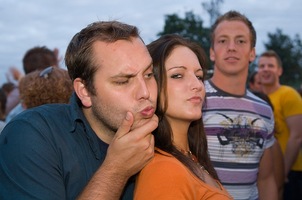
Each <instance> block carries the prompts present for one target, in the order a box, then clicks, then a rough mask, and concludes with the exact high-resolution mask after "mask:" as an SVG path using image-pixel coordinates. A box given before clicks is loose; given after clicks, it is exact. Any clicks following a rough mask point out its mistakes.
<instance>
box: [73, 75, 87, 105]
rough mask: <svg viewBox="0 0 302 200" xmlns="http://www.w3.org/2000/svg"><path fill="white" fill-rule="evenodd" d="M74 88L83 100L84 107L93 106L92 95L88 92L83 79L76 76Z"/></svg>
mask: <svg viewBox="0 0 302 200" xmlns="http://www.w3.org/2000/svg"><path fill="white" fill-rule="evenodd" d="M73 88H74V91H75V93H76V94H77V96H78V97H79V99H80V100H81V102H82V104H83V106H84V107H90V106H91V97H90V93H89V92H88V90H87V88H86V86H85V84H84V83H83V80H82V79H80V78H76V79H75V80H74V81H73Z"/></svg>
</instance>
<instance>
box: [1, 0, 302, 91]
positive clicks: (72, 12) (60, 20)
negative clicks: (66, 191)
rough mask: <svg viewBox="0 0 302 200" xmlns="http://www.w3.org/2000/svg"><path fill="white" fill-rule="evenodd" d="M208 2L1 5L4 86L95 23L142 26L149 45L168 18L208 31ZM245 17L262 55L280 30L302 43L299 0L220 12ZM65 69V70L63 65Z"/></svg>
mask: <svg viewBox="0 0 302 200" xmlns="http://www.w3.org/2000/svg"><path fill="white" fill-rule="evenodd" d="M208 1H209V0H152V1H147V0H43V1H38V0H26V1H20V0H1V4H0V84H1V85H2V83H3V82H5V81H6V78H5V74H6V72H7V71H8V68H9V67H10V66H16V67H18V68H19V69H21V70H22V57H23V55H24V53H25V52H26V51H27V50H28V49H30V48H32V47H34V46H44V45H45V46H47V47H48V48H50V49H53V48H58V49H59V50H60V54H61V55H62V56H63V55H64V53H65V49H66V47H67V45H68V43H69V41H70V39H71V37H72V36H73V35H74V34H75V33H76V32H78V31H79V30H81V29H82V28H84V27H85V26H86V25H88V24H89V23H91V22H94V21H98V20H112V19H114V20H119V21H122V22H126V23H129V24H133V25H136V26H138V28H139V29H140V32H141V36H142V37H143V39H144V40H145V42H146V43H149V42H151V41H152V40H154V39H156V38H157V37H156V34H157V33H158V32H160V31H162V29H163V26H164V16H165V15H167V14H173V13H177V14H179V16H181V17H183V15H184V13H185V12H187V11H193V13H194V14H197V15H199V16H200V17H201V18H202V19H203V20H204V23H205V26H209V17H208V14H207V12H206V11H205V10H204V9H203V8H202V6H201V3H202V2H208ZM230 9H233V10H238V11H240V12H241V13H243V14H245V15H246V16H247V17H248V18H249V19H250V20H251V21H252V22H253V24H254V26H255V28H256V31H257V37H258V41H257V46H256V50H257V52H258V53H261V51H263V50H264V47H263V43H264V42H266V41H267V38H268V37H267V33H268V32H271V33H275V31H276V29H277V28H280V29H281V30H282V31H283V33H284V34H287V35H289V36H290V37H292V38H293V37H294V35H295V34H299V35H300V38H302V25H301V19H302V6H301V3H300V0H287V1H284V0H224V3H223V4H222V5H221V7H220V11H221V12H222V13H223V12H226V11H228V10H230ZM61 65H62V66H64V64H63V63H62V64H61Z"/></svg>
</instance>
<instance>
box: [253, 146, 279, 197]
mask: <svg viewBox="0 0 302 200" xmlns="http://www.w3.org/2000/svg"><path fill="white" fill-rule="evenodd" d="M257 184H258V192H259V199H261V200H277V199H278V192H277V184H276V181H275V177H274V170H273V154H272V147H270V148H267V149H266V150H265V151H264V153H263V155H262V158H261V160H260V165H259V173H258V178H257Z"/></svg>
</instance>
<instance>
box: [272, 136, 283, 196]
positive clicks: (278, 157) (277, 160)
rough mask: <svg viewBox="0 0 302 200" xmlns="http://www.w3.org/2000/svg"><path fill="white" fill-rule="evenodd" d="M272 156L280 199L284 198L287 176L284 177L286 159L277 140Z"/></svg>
mask: <svg viewBox="0 0 302 200" xmlns="http://www.w3.org/2000/svg"><path fill="white" fill-rule="evenodd" d="M272 154H273V168H274V176H275V180H276V184H277V190H278V196H279V199H280V197H282V194H283V187H284V180H285V175H284V157H283V153H282V150H281V147H280V144H279V142H278V141H277V140H275V143H274V145H273V146H272Z"/></svg>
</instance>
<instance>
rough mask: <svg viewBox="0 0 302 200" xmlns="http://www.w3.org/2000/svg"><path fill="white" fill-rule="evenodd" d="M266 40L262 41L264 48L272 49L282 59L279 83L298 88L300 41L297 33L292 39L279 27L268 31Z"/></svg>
mask: <svg viewBox="0 0 302 200" xmlns="http://www.w3.org/2000/svg"><path fill="white" fill-rule="evenodd" d="M268 38H269V40H268V42H267V43H264V46H265V48H266V50H269V49H271V50H274V51H275V52H276V53H277V54H278V55H279V56H280V58H281V60H282V66H283V74H282V76H281V77H280V82H281V84H286V85H290V86H292V87H294V88H297V89H298V88H299V87H300V86H301V84H302V42H301V39H300V36H299V35H298V34H297V35H295V37H294V38H293V39H291V38H290V37H289V36H288V35H286V34H284V33H283V32H282V30H281V29H277V30H276V32H275V33H268Z"/></svg>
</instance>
